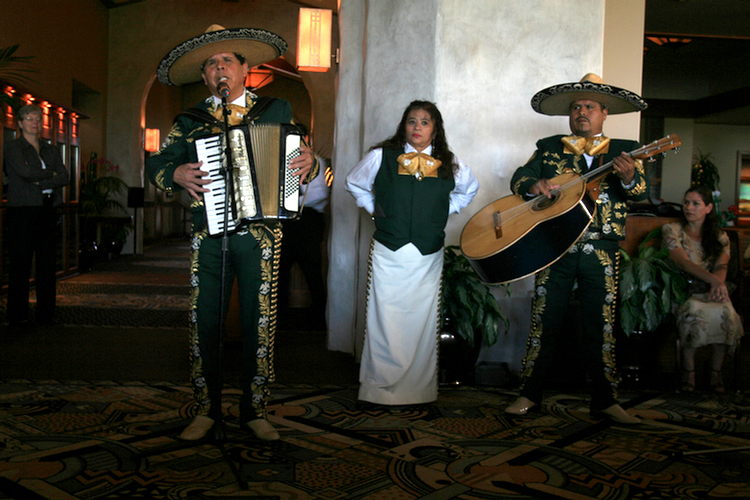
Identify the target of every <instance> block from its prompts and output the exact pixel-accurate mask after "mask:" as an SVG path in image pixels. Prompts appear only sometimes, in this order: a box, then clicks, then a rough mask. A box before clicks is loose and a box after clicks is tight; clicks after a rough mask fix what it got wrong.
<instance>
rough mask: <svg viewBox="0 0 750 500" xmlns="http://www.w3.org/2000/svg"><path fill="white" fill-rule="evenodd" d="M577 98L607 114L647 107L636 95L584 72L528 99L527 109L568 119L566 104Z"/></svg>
mask: <svg viewBox="0 0 750 500" xmlns="http://www.w3.org/2000/svg"><path fill="white" fill-rule="evenodd" d="M581 99H590V100H592V101H597V102H600V103H602V104H604V105H606V106H607V109H608V110H609V114H610V115H616V114H620V113H631V112H633V111H643V110H644V109H646V107H648V104H646V101H644V100H643V99H642V98H641V96H639V95H638V94H635V93H633V92H631V91H629V90H625V89H621V88H619V87H614V86H612V85H607V84H605V83H604V80H602V78H601V77H600V76H598V75H595V74H594V73H588V74H587V75H585V76H584V77H583V78H581V81H580V82H573V83H562V84H560V85H553V86H552V87H549V88H546V89H544V90H540V91H539V92H537V93H536V94H535V95H534V97H532V98H531V107H532V108H534V111H536V112H537V113H541V114H543V115H551V116H562V115H565V116H568V114H570V105H571V104H572V103H574V102H575V101H578V100H581Z"/></svg>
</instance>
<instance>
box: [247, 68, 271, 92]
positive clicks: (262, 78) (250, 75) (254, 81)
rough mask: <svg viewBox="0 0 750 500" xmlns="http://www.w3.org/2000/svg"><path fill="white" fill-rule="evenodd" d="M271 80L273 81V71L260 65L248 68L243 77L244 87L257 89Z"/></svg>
mask: <svg viewBox="0 0 750 500" xmlns="http://www.w3.org/2000/svg"><path fill="white" fill-rule="evenodd" d="M271 82H273V71H272V70H270V69H266V68H261V67H260V66H255V67H254V68H250V71H248V72H247V76H246V77H245V87H250V89H252V90H258V89H259V88H261V87H265V86H266V85H268V84H269V83H271Z"/></svg>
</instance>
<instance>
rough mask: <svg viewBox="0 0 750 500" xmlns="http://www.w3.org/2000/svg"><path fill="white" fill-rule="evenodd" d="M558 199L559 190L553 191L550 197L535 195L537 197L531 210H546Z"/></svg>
mask: <svg viewBox="0 0 750 500" xmlns="http://www.w3.org/2000/svg"><path fill="white" fill-rule="evenodd" d="M559 199H560V192H559V191H554V192H553V193H552V198H547V197H546V196H544V195H541V196H537V198H536V199H535V200H534V203H533V206H532V210H536V211H538V212H541V211H542V210H547V209H548V208H549V207H551V206H552V205H554V204H555V203H556V202H557V200H559Z"/></svg>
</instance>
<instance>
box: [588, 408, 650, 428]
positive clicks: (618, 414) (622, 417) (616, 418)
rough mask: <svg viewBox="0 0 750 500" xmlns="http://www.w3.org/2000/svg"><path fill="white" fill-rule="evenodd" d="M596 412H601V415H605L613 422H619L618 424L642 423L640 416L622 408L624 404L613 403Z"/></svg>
mask: <svg viewBox="0 0 750 500" xmlns="http://www.w3.org/2000/svg"><path fill="white" fill-rule="evenodd" d="M596 413H599V414H600V415H603V416H605V417H607V418H608V419H610V420H612V421H613V422H617V423H618V424H628V425H634V424H640V423H641V419H640V418H638V417H634V416H633V415H630V414H629V413H628V412H626V411H625V410H624V409H623V408H622V406H620V405H618V404H613V405H612V406H610V407H609V408H605V409H604V410H601V411H599V412H596Z"/></svg>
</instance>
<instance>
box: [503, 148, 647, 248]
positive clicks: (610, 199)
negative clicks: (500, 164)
mask: <svg viewBox="0 0 750 500" xmlns="http://www.w3.org/2000/svg"><path fill="white" fill-rule="evenodd" d="M563 137H565V136H563V135H555V136H552V137H547V138H545V139H541V140H539V141H538V142H537V143H536V146H537V150H536V152H535V153H534V155H533V156H532V157H531V159H529V161H528V162H526V164H525V165H524V166H522V167H520V168H518V170H516V172H515V174H513V178H512V179H511V185H510V187H511V190H512V191H513V193H515V194H518V195H521V196H526V195H527V193H528V191H529V189H531V187H532V186H533V185H534V183H536V182H537V181H538V180H539V179H551V178H553V177H556V176H558V175H561V174H563V173H565V172H571V171H572V172H575V173H577V174H584V173H586V172H588V171H589V167H588V166H587V165H586V159H585V158H584V156H583V155H574V154H570V153H565V152H564V145H563V143H562V141H561V139H562V138H563ZM638 147H639V144H638V143H637V142H636V141H629V140H623V139H610V144H609V151H608V152H607V153H606V154H604V155H599V156H595V157H594V160H593V161H592V163H591V169H594V168H597V167H598V166H599V165H603V164H606V163H608V162H610V161H611V160H612V159H613V158H614V157H616V156H619V155H620V153H622V152H623V151H627V152H630V151H633V150H635V149H638ZM599 187H600V194H599V198H598V199H597V200H596V214H595V216H594V220H593V221H592V222H591V225H590V226H589V232H591V233H601V238H602V239H610V240H622V239H625V218H626V216H627V212H628V210H627V205H626V201H628V200H631V201H645V200H647V199H648V191H649V184H648V178H647V177H646V174H645V171H644V168H643V163H642V162H641V161H640V160H636V161H635V178H634V179H633V182H632V183H631V184H630V185H629V186H628V187H627V188H626V187H624V186H623V184H622V182H621V180H620V178H619V177H617V175H616V174H615V173H614V171H611V172H610V173H609V174H608V175H607V176H606V177H604V178H603V179H602V181H601V183H600V186H599ZM586 196H588V195H586Z"/></svg>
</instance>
